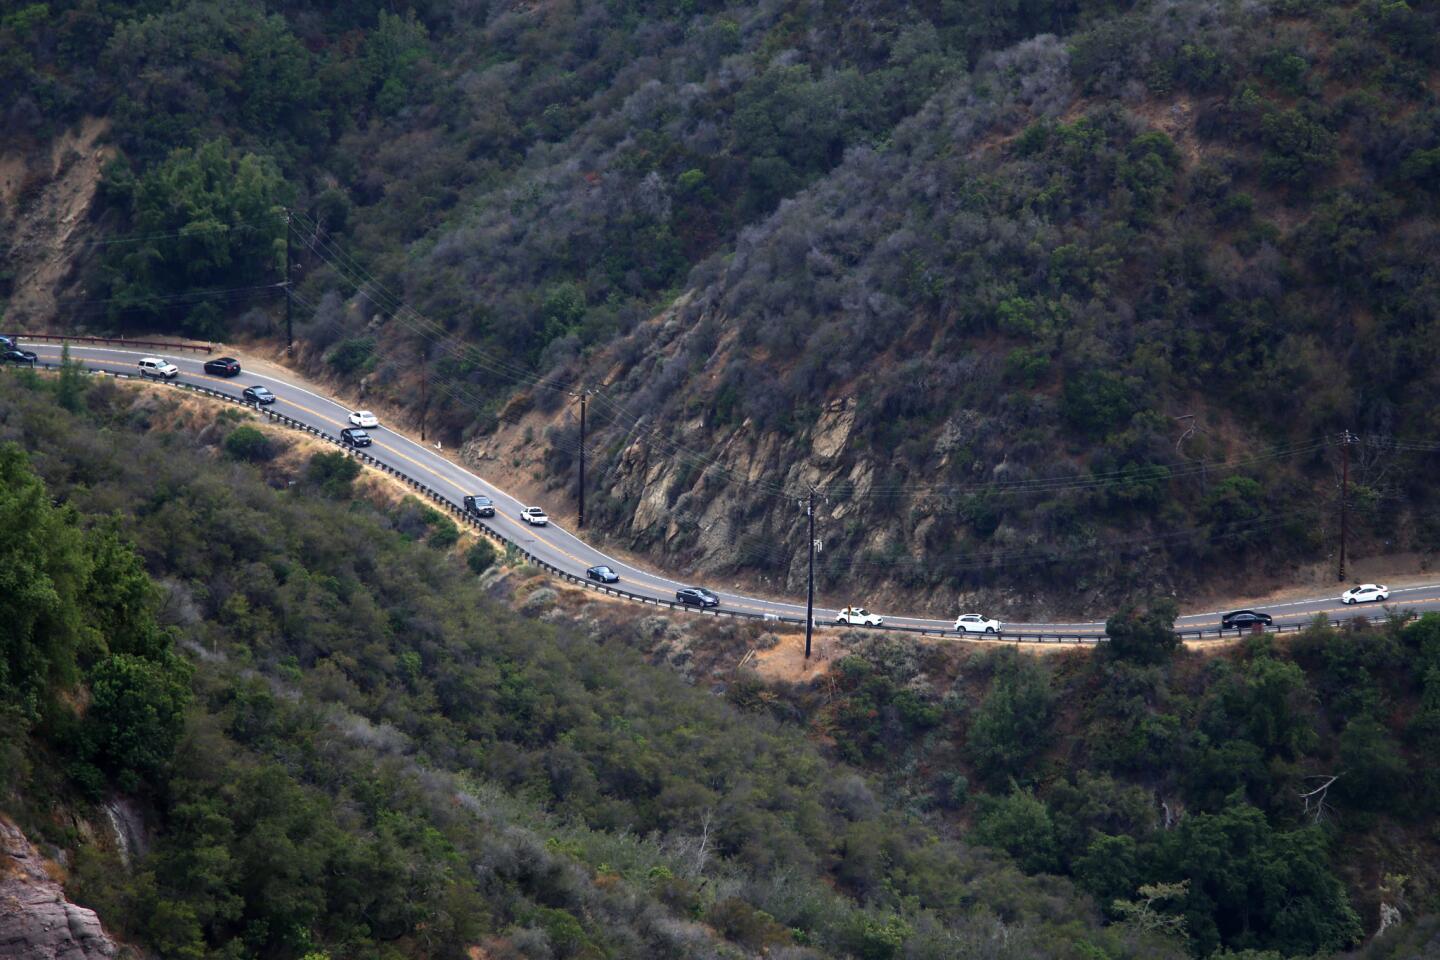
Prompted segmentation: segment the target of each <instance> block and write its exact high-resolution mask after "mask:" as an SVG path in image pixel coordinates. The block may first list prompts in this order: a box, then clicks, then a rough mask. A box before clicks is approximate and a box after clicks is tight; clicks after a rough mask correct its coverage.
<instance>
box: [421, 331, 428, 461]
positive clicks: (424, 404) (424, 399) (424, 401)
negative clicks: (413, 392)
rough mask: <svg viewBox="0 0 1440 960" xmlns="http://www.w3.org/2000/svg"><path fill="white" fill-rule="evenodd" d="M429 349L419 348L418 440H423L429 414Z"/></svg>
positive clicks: (422, 441)
mask: <svg viewBox="0 0 1440 960" xmlns="http://www.w3.org/2000/svg"><path fill="white" fill-rule="evenodd" d="M428 361H429V351H428V350H426V349H425V348H424V347H423V346H422V347H421V348H420V442H421V443H424V442H425V421H426V420H427V419H428V418H429V416H430V370H429V362H428Z"/></svg>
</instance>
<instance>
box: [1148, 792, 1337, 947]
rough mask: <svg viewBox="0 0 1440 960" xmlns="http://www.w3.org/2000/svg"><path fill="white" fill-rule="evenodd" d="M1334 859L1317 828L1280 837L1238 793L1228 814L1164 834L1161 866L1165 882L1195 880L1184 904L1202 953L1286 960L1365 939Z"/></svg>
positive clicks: (1190, 821) (1197, 819) (1194, 819)
mask: <svg viewBox="0 0 1440 960" xmlns="http://www.w3.org/2000/svg"><path fill="white" fill-rule="evenodd" d="M1329 859H1330V858H1329V851H1328V849H1327V844H1326V839H1325V834H1324V833H1323V832H1322V831H1321V830H1320V829H1319V828H1318V827H1306V828H1302V829H1299V830H1293V831H1290V832H1288V833H1279V832H1276V831H1274V830H1273V829H1272V828H1271V826H1270V824H1269V823H1267V822H1266V820H1265V815H1264V814H1263V813H1261V812H1260V811H1259V810H1258V809H1256V808H1255V807H1252V806H1250V805H1249V804H1248V803H1245V802H1244V801H1243V800H1241V799H1240V798H1239V796H1238V795H1237V796H1235V797H1232V798H1231V800H1230V803H1229V804H1228V805H1227V806H1226V807H1225V808H1224V809H1223V810H1221V811H1219V812H1217V813H1214V814H1207V813H1202V814H1196V815H1194V816H1190V817H1186V818H1185V819H1184V820H1182V821H1181V822H1180V824H1179V826H1178V827H1176V828H1175V829H1173V830H1169V831H1166V832H1164V833H1162V834H1161V835H1160V842H1159V845H1158V848H1157V850H1156V856H1155V863H1156V868H1157V870H1158V876H1159V877H1160V878H1161V879H1162V880H1163V881H1165V882H1182V881H1184V882H1188V883H1189V888H1188V893H1187V894H1186V896H1185V897H1184V900H1183V901H1182V903H1181V907H1182V909H1183V912H1184V916H1185V921H1186V925H1187V926H1188V927H1189V930H1190V933H1191V937H1192V940H1193V942H1194V945H1195V947H1196V949H1197V950H1198V951H1199V952H1200V953H1201V955H1205V954H1209V953H1212V952H1214V951H1215V950H1216V949H1217V948H1218V947H1220V946H1233V947H1237V948H1243V947H1259V948H1262V949H1274V950H1280V951H1282V952H1283V953H1285V954H1286V955H1287V956H1288V955H1294V954H1302V955H1308V954H1311V953H1316V952H1320V951H1332V950H1337V949H1341V948H1343V947H1346V946H1349V945H1350V944H1351V943H1353V942H1355V941H1356V940H1357V939H1358V938H1359V937H1360V934H1361V928H1360V918H1359V916H1358V915H1357V914H1356V913H1355V910H1354V908H1353V907H1351V905H1350V902H1349V900H1348V899H1347V898H1346V896H1345V888H1344V886H1343V885H1342V884H1341V883H1340V881H1339V879H1338V878H1337V877H1336V876H1335V875H1334V873H1332V872H1331V870H1330V863H1329Z"/></svg>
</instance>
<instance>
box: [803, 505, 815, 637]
mask: <svg viewBox="0 0 1440 960" xmlns="http://www.w3.org/2000/svg"><path fill="white" fill-rule="evenodd" d="M805 518H806V528H807V530H808V533H809V544H808V547H809V552H810V572H809V575H808V577H807V578H806V579H807V584H806V587H805V659H806V660H809V659H810V634H811V632H812V631H813V630H814V627H815V491H814V490H811V491H810V495H809V496H807V497H806V498H805Z"/></svg>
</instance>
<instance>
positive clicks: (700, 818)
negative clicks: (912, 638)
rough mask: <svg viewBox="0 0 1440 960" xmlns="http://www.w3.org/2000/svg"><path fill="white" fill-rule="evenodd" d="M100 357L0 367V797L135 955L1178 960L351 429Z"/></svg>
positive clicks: (275, 959) (72, 893)
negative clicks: (775, 713)
mask: <svg viewBox="0 0 1440 960" xmlns="http://www.w3.org/2000/svg"><path fill="white" fill-rule="evenodd" d="M87 380H88V378H85V377H83V376H80V375H78V374H76V373H74V372H73V371H67V372H66V373H64V374H62V375H61V376H60V377H58V378H55V379H50V380H45V379H42V378H39V377H35V376H33V375H30V374H28V372H27V373H23V374H19V375H10V374H6V375H4V376H0V479H3V483H0V528H3V530H4V531H5V533H4V536H3V537H0V587H3V590H0V614H3V616H0V814H3V815H4V816H5V817H6V818H7V819H10V820H13V821H14V822H15V823H17V824H18V825H19V827H20V828H21V829H23V831H24V832H25V834H26V835H28V837H29V838H30V839H31V841H33V842H34V844H35V845H36V846H37V847H38V848H39V849H40V851H41V853H43V854H44V856H46V857H47V858H49V860H50V861H51V864H50V866H48V867H44V868H43V869H42V867H43V865H42V864H39V863H34V862H31V863H29V864H27V868H28V869H29V872H30V873H33V874H36V875H38V876H41V877H42V878H43V876H44V875H46V871H47V870H48V875H49V876H50V877H51V879H52V880H56V881H62V882H63V883H64V885H65V890H66V893H67V894H68V896H69V897H70V898H71V899H73V900H75V901H77V902H78V903H79V904H81V905H82V906H84V907H86V908H89V909H93V910H95V911H96V912H97V913H98V915H99V919H100V921H101V923H103V924H104V926H105V928H106V930H108V931H109V933H110V934H111V935H113V936H114V937H116V938H117V939H118V940H119V941H121V942H122V943H125V944H128V945H131V946H132V947H134V948H136V949H138V950H141V951H143V952H142V953H141V954H140V955H141V956H154V957H159V958H163V960H212V958H213V960H220V958H231V960H242V958H256V960H261V958H263V960H301V958H308V960H323V958H325V957H336V958H339V957H346V958H351V957H353V958H369V960H405V958H421V957H430V958H454V960H461V958H474V957H484V958H490V960H501V958H504V960H580V958H583V960H607V958H613V960H622V958H623V960H632V958H634V960H639V958H649V957H653V958H656V960H661V958H663V960H679V958H695V960H701V958H703V960H722V958H732V960H739V958H749V957H760V956H765V957H771V958H781V960H818V958H823V957H835V958H850V957H855V958H867V960H868V958H879V960H889V958H899V957H917V958H933V960H942V958H946V960H953V958H957V957H975V958H980V957H1014V958H1017V960H1018V958H1021V957H1027V956H1035V955H1037V954H1043V955H1046V956H1058V957H1073V958H1075V960H1083V958H1088V957H1094V956H1097V953H1096V951H1100V953H1102V954H1103V955H1105V956H1107V957H1115V958H1120V957H1134V958H1140V957H1152V956H1170V957H1180V956H1183V955H1184V954H1183V950H1181V949H1180V948H1179V946H1178V945H1177V944H1175V943H1173V942H1170V941H1166V940H1164V939H1161V938H1158V937H1157V936H1156V935H1155V934H1154V933H1153V932H1149V931H1146V930H1144V929H1141V928H1140V927H1138V926H1134V925H1124V924H1109V923H1106V922H1105V921H1104V919H1103V917H1102V915H1101V914H1100V912H1099V910H1098V908H1097V907H1096V905H1095V904H1094V903H1093V901H1092V900H1091V899H1090V897H1089V896H1088V895H1087V894H1085V893H1083V892H1081V891H1079V890H1077V889H1076V888H1075V887H1074V886H1073V885H1072V884H1071V883H1070V882H1068V881H1066V880H1063V879H1061V878H1058V877H1042V878H1030V877H1026V876H1024V875H1023V874H1022V873H1021V872H1020V871H1019V870H1018V869H1017V868H1016V867H1015V866H1014V865H1013V864H1011V863H1010V862H1009V860H1008V858H1006V857H1005V856H1004V855H1003V854H1000V853H997V852H991V851H989V850H987V849H984V848H978V847H972V846H970V845H968V844H966V843H964V842H963V841H961V840H959V839H957V838H956V837H954V836H953V835H950V834H949V833H948V831H947V832H945V833H941V832H940V831H939V830H938V829H937V825H936V824H933V823H930V822H927V821H926V820H924V819H923V818H921V817H918V816H916V815H915V814H914V812H912V811H909V810H906V809H904V808H903V807H901V806H891V805H890V804H889V803H888V802H887V801H886V800H885V798H884V797H883V796H882V795H881V794H880V793H879V792H878V790H877V788H876V787H875V786H874V785H873V784H872V782H871V781H869V780H868V779H867V778H865V777H864V776H861V775H860V774H858V773H857V772H856V771H855V770H854V769H852V768H850V767H849V766H847V765H845V764H844V763H842V762H838V761H837V760H836V759H835V758H834V757H833V756H832V755H831V754H830V752H829V751H828V750H826V749H825V748H824V747H823V746H822V745H820V744H817V743H814V742H812V741H811V740H810V739H809V738H808V737H807V736H806V734H805V730H804V729H803V728H801V727H798V726H796V725H794V724H785V723H782V722H781V721H779V720H777V719H776V718H774V717H771V716H768V715H756V714H751V713H747V712H745V711H741V710H738V709H735V708H734V707H733V706H732V705H731V704H729V703H728V702H727V701H726V700H724V699H723V698H720V697H717V696H715V695H714V694H713V693H711V692H710V691H709V689H708V688H707V687H705V686H698V687H697V686H692V685H689V684H687V683H686V682H685V680H684V679H682V678H681V677H680V676H678V675H677V674H676V673H674V672H672V671H671V670H670V669H669V668H667V667H664V666H652V665H650V664H647V663H646V662H645V660H644V659H643V658H642V656H641V655H640V653H638V652H636V651H634V650H632V649H631V638H630V636H629V631H627V630H626V629H625V628H624V626H623V625H622V626H621V627H618V628H617V627H614V626H611V627H609V628H605V629H602V628H601V627H600V626H598V621H594V620H592V621H590V622H589V623H588V624H587V623H583V622H579V621H576V620H573V619H569V620H567V619H565V618H563V617H561V618H556V617H554V616H550V615H549V614H550V613H552V612H553V609H552V608H553V606H554V601H555V591H554V590H553V589H551V588H549V587H546V586H544V585H543V583H526V584H525V585H524V586H525V592H524V593H523V594H522V595H520V596H517V598H516V599H517V600H519V601H520V603H519V605H520V607H521V611H522V612H519V613H517V612H516V611H515V610H514V609H512V608H510V607H509V606H507V605H506V604H505V603H504V602H502V601H501V600H499V599H496V598H494V597H492V596H490V595H489V593H488V591H487V590H486V586H487V585H490V584H493V582H494V581H493V579H490V580H485V579H479V578H477V576H476V574H475V572H474V571H475V570H476V569H477V568H478V569H480V570H481V571H482V572H489V570H488V567H489V564H490V562H491V561H493V560H494V555H493V553H491V552H489V551H486V550H484V549H479V550H478V551H477V550H476V549H474V548H471V549H470V550H469V551H467V553H466V554H464V555H463V558H462V554H461V553H459V552H457V548H458V547H461V546H463V544H457V540H458V537H459V534H458V531H457V530H456V528H455V527H454V525H453V524H450V523H449V521H448V520H446V519H445V518H443V517H442V516H441V515H440V514H438V513H436V512H435V511H431V510H427V509H425V508H423V507H422V506H421V505H419V504H417V503H416V502H415V501H413V500H409V499H401V497H399V496H397V495H396V494H394V493H393V492H390V491H388V489H383V488H382V489H376V488H375V487H374V485H375V484H381V485H382V487H383V484H384V481H382V480H380V479H379V478H378V477H372V478H366V479H361V478H359V477H358V474H359V473H360V471H359V468H358V466H357V465H356V462H355V461H354V460H352V459H350V458H347V457H346V456H344V455H343V454H340V453H336V452H325V451H324V450H323V449H314V448H311V447H308V446H306V443H307V441H304V440H297V439H294V438H292V437H288V436H283V435H280V434H278V433H275V432H272V431H270V430H268V429H264V430H262V429H258V428H257V427H256V426H255V425H254V424H253V423H251V422H249V421H248V420H247V418H245V417H243V416H242V415H239V414H238V413H237V412H236V411H235V410H233V409H227V410H224V411H217V410H216V409H215V408H214V407H213V406H206V405H205V404H204V403H201V402H197V401H195V400H187V399H186V398H185V396H184V395H182V394H179V393H178V392H168V391H167V392H163V393H162V392H158V391H156V390H155V389H153V388H149V389H147V388H143V387H138V388H137V387H122V386H117V385H116V384H115V383H113V382H101V383H95V384H93V385H91V384H88V383H87V382H86V381H87ZM217 412H218V413H219V415H218V416H217ZM524 575H525V572H524V571H523V570H522V571H512V572H511V574H510V576H512V577H515V576H518V577H522V578H523V577H524ZM522 613H523V615H522ZM5 829H6V830H7V831H9V829H10V828H9V827H8V826H7V827H6V828H5ZM21 846H22V845H21V844H12V842H11V837H10V835H9V833H8V832H7V839H6V844H5V847H6V850H10V849H12V847H13V848H17V849H18V848H20V847H21ZM6 856H8V854H7V853H4V852H0V858H3V857H6ZM9 868H10V864H9V863H8V861H5V860H3V859H0V871H4V872H5V874H6V876H7V878H8V877H9V875H10V870H9ZM49 899H51V900H53V899H54V898H53V895H51V896H50V897H49ZM19 909H22V907H21V904H19V903H12V902H10V901H9V900H7V901H6V902H4V903H0V935H3V936H4V937H5V939H4V942H5V943H7V944H10V943H12V942H13V941H12V939H11V937H10V935H11V934H12V933H13V932H14V931H15V930H17V929H23V924H18V923H17V921H16V917H15V913H14V911H16V910H19ZM22 919H23V918H22ZM89 922H90V923H91V924H92V925H93V919H92V920H90V921H89ZM76 936H77V937H78V936H79V931H78V928H77V933H76Z"/></svg>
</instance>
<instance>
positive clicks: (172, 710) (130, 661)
mask: <svg viewBox="0 0 1440 960" xmlns="http://www.w3.org/2000/svg"><path fill="white" fill-rule="evenodd" d="M190 673H191V670H190V666H189V664H187V663H186V662H185V661H184V660H181V659H180V658H179V657H176V656H173V655H171V656H167V657H165V658H164V659H162V660H147V659H145V658H143V657H136V656H132V655H130V654H126V653H121V654H116V655H114V656H111V657H107V658H106V659H104V660H102V661H100V662H99V663H98V664H96V666H95V669H94V670H92V671H91V673H90V693H91V702H90V711H89V713H88V714H87V717H86V719H87V721H88V723H89V724H90V725H91V727H92V729H93V730H94V732H95V743H96V746H97V748H98V750H99V754H98V757H97V759H99V760H100V761H101V763H102V764H104V765H105V766H106V767H108V768H109V769H111V770H113V771H115V772H116V773H117V774H119V776H120V779H121V784H122V785H123V786H125V787H126V789H134V787H135V785H136V783H137V782H138V779H139V778H141V777H146V778H150V779H154V778H156V777H158V776H159V775H160V774H161V773H163V772H164V770H165V768H166V765H167V764H168V763H169V762H170V756H171V754H173V753H174V751H175V744H176V743H177V742H178V740H179V739H180V733H181V730H182V729H183V727H184V723H185V707H186V706H187V705H188V704H189V702H190Z"/></svg>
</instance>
